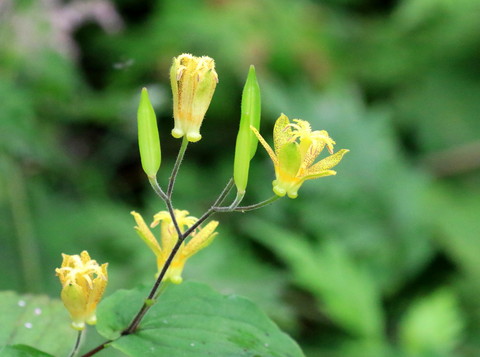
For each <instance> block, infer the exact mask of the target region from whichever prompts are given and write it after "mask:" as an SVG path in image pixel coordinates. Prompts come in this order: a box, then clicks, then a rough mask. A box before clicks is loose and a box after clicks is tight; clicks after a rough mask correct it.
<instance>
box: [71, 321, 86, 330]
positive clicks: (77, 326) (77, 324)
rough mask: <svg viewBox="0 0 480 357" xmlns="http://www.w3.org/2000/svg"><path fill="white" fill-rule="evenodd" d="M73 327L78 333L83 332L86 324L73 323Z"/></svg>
mask: <svg viewBox="0 0 480 357" xmlns="http://www.w3.org/2000/svg"><path fill="white" fill-rule="evenodd" d="M72 327H73V328H74V329H75V330H77V331H82V330H83V329H85V323H84V322H72Z"/></svg>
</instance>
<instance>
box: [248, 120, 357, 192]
mask: <svg viewBox="0 0 480 357" xmlns="http://www.w3.org/2000/svg"><path fill="white" fill-rule="evenodd" d="M250 128H251V130H253V132H254V133H255V135H256V136H257V137H258V140H259V141H260V143H261V144H262V145H263V147H264V148H265V150H267V152H268V155H270V158H271V159H272V161H273V165H274V167H275V176H276V180H274V181H273V192H275V194H276V195H278V196H280V197H283V196H285V194H287V195H288V197H290V198H296V197H297V196H298V190H299V188H300V186H302V184H303V183H304V182H305V181H306V180H311V179H315V178H319V177H324V176H330V175H336V174H337V172H336V171H333V170H330V169H331V168H332V167H334V166H335V165H337V164H338V163H339V162H340V160H342V157H343V155H345V154H346V153H347V152H348V151H349V150H346V149H342V150H340V151H338V152H336V153H335V154H334V153H333V145H335V141H333V139H332V138H331V137H330V136H329V135H328V133H327V132H326V131H325V130H315V131H312V129H311V127H310V123H308V122H307V121H305V120H300V119H293V123H290V121H289V120H288V117H287V116H286V115H284V114H281V115H280V117H279V118H278V119H277V121H276V122H275V127H274V129H273V142H274V147H275V151H273V150H272V148H271V147H270V145H268V144H267V142H266V141H265V139H263V137H262V136H261V135H260V133H259V132H258V130H257V129H255V128H254V127H250ZM325 146H326V147H327V149H328V151H329V152H330V154H332V155H330V156H328V157H326V158H324V159H323V160H320V161H318V162H317V163H315V164H314V162H315V160H316V158H317V157H318V155H320V153H321V152H322V150H323V149H324V148H325Z"/></svg>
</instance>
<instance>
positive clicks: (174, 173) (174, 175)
mask: <svg viewBox="0 0 480 357" xmlns="http://www.w3.org/2000/svg"><path fill="white" fill-rule="evenodd" d="M187 146H188V140H187V137H186V136H184V137H183V140H182V145H181V146H180V150H179V151H178V155H177V160H176V161H175V165H174V166H173V170H172V174H171V175H170V179H169V181H168V188H167V197H168V198H169V199H170V198H171V197H172V192H173V187H174V186H175V180H176V179H177V174H178V170H179V169H180V165H181V164H182V161H183V157H184V156H185V151H187Z"/></svg>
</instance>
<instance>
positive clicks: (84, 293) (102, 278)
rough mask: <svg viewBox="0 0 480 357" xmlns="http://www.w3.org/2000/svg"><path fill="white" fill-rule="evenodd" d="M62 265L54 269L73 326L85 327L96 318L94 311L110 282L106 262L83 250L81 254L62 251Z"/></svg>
mask: <svg viewBox="0 0 480 357" xmlns="http://www.w3.org/2000/svg"><path fill="white" fill-rule="evenodd" d="M62 257H63V262H62V267H61V268H57V269H55V272H56V273H57V276H58V277H59V279H60V282H61V283H62V293H61V298H62V301H63V304H64V305H65V307H66V308H67V310H68V312H69V313H70V317H71V319H72V327H73V328H75V329H77V330H83V329H84V328H85V323H87V324H89V325H94V324H95V323H96V322H97V317H96V315H95V311H96V308H97V304H98V302H99V301H100V299H101V298H102V295H103V292H104V291H105V287H106V286H107V282H108V274H107V266H108V263H105V264H102V265H101V266H100V265H98V263H97V262H96V261H95V260H92V259H91V258H90V256H89V255H88V252H87V251H86V250H84V251H83V252H82V253H80V255H67V254H62Z"/></svg>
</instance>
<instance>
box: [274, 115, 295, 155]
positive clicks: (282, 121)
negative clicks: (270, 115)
mask: <svg viewBox="0 0 480 357" xmlns="http://www.w3.org/2000/svg"><path fill="white" fill-rule="evenodd" d="M292 137H293V134H292V128H291V126H290V121H289V120H288V117H287V116H286V115H285V114H283V113H282V114H280V117H279V118H278V119H277V121H276V122H275V126H274V127H273V146H274V148H275V153H276V154H278V152H279V151H280V148H281V147H282V146H283V145H285V144H286V143H288V142H289V141H290V139H292Z"/></svg>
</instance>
